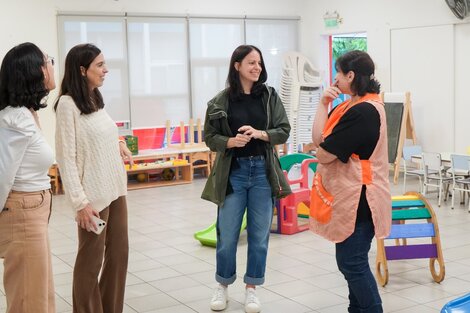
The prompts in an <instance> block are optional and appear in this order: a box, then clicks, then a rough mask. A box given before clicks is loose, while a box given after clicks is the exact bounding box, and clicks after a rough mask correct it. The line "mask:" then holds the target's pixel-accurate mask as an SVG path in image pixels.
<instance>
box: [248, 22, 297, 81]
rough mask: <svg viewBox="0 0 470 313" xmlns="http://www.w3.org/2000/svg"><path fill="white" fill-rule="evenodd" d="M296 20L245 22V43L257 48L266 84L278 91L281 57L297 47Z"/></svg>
mask: <svg viewBox="0 0 470 313" xmlns="http://www.w3.org/2000/svg"><path fill="white" fill-rule="evenodd" d="M293 34H297V20H264V19H253V20H251V19H248V20H246V43H247V44H249V45H254V46H256V47H258V48H259V49H260V50H261V52H262V53H263V59H264V63H265V66H266V71H267V72H268V81H267V82H268V84H269V85H271V86H273V87H275V88H276V89H279V86H280V81H281V71H282V63H283V60H282V56H283V54H284V53H286V52H288V51H296V50H297V47H298V42H297V36H296V35H293Z"/></svg>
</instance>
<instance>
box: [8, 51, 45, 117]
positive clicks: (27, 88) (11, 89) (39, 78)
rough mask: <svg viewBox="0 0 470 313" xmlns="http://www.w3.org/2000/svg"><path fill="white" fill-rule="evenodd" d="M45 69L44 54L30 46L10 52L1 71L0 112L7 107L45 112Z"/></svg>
mask: <svg viewBox="0 0 470 313" xmlns="http://www.w3.org/2000/svg"><path fill="white" fill-rule="evenodd" d="M45 66H46V59H45V57H44V53H43V52H42V51H41V49H39V48H38V47H37V46H36V45H35V44H33V43H31V42H25V43H22V44H20V45H17V46H15V47H13V48H12V49H10V51H8V52H7V54H6V55H5V57H4V58H3V61H2V66H1V68H0V110H3V109H4V108H6V107H8V106H12V107H26V108H28V109H33V110H35V111H37V110H39V109H41V108H45V107H46V106H47V103H46V102H45V101H44V99H45V98H46V96H47V95H48V94H49V90H47V89H46V85H45V84H44V72H43V67H45Z"/></svg>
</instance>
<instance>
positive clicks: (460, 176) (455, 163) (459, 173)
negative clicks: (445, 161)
mask: <svg viewBox="0 0 470 313" xmlns="http://www.w3.org/2000/svg"><path fill="white" fill-rule="evenodd" d="M450 161H451V168H450V170H449V171H450V173H451V174H452V205H451V208H452V209H453V208H454V201H455V191H460V194H461V201H460V203H461V204H464V203H465V194H466V193H468V194H469V196H470V189H469V186H470V178H469V176H470V156H469V155H462V154H451V155H450ZM468 212H470V201H469V203H468Z"/></svg>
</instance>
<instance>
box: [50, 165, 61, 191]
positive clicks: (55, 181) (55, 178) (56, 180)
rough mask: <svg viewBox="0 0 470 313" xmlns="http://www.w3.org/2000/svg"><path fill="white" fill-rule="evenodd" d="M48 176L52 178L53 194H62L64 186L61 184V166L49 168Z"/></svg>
mask: <svg viewBox="0 0 470 313" xmlns="http://www.w3.org/2000/svg"><path fill="white" fill-rule="evenodd" d="M48 175H49V177H50V178H51V189H52V193H53V194H55V195H57V194H59V193H62V184H61V182H60V173H59V166H58V165H57V164H52V166H51V167H50V168H49V172H48Z"/></svg>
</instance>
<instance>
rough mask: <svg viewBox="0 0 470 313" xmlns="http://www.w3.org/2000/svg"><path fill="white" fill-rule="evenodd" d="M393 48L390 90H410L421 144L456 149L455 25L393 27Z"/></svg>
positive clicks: (426, 147) (431, 148) (426, 148)
mask: <svg viewBox="0 0 470 313" xmlns="http://www.w3.org/2000/svg"><path fill="white" fill-rule="evenodd" d="M390 50H391V51H390V62H391V64H390V69H391V85H390V86H391V89H392V90H391V91H392V92H405V91H410V92H411V109H412V112H413V118H414V125H415V129H416V136H417V139H418V143H419V144H420V145H422V147H423V150H424V151H435V152H446V151H454V150H455V147H454V124H455V118H454V31H453V25H441V26H429V27H415V28H402V29H392V30H391V31H390ZM467 72H468V71H467Z"/></svg>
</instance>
